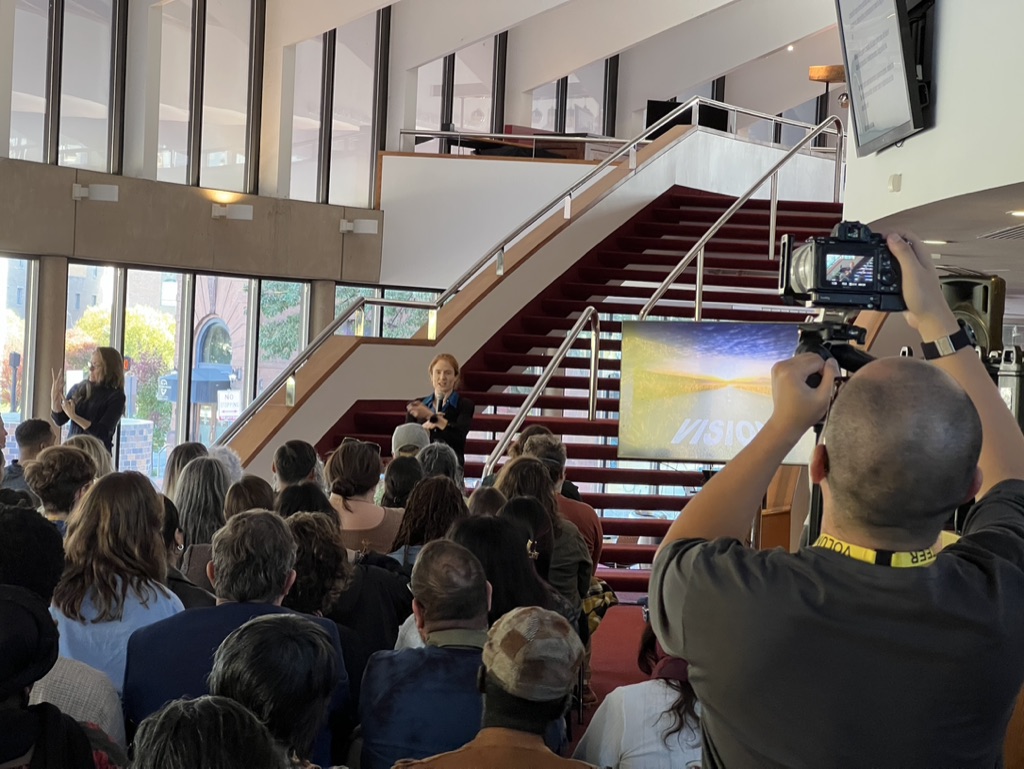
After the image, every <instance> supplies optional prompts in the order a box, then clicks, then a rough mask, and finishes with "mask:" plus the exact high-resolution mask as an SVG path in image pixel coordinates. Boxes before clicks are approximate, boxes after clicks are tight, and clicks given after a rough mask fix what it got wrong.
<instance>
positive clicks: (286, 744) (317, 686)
mask: <svg viewBox="0 0 1024 769" xmlns="http://www.w3.org/2000/svg"><path fill="white" fill-rule="evenodd" d="M340 667H341V660H340V659H339V657H338V655H337V653H336V652H335V650H334V645H333V643H332V642H331V639H330V637H329V636H328V635H327V633H326V632H324V629H323V628H321V627H320V626H318V625H317V624H316V623H315V622H313V621H312V619H311V618H306V617H300V616H298V615H289V614H279V615H276V616H266V617H256V618H255V619H251V620H249V621H248V622H246V623H245V624H244V625H242V627H240V628H238V629H237V630H235V631H233V632H232V633H231V635H229V636H228V637H227V638H225V639H224V641H223V643H221V645H220V647H218V649H217V653H216V654H214V656H213V670H212V671H211V672H210V693H211V694H213V695H215V696H220V697H230V698H231V699H233V700H234V701H235V702H237V703H239V704H240V705H244V706H245V707H247V708H248V709H249V710H251V711H252V712H253V713H254V714H255V715H256V717H257V718H259V719H260V721H262V722H263V723H264V724H266V725H267V728H268V729H269V730H270V733H271V734H272V735H273V736H274V739H275V740H276V741H277V744H278V745H279V746H280V747H281V748H282V749H283V750H284V752H285V754H286V755H287V756H288V758H289V759H290V760H291V762H292V764H293V765H294V766H300V767H310V766H312V764H311V763H310V760H309V759H310V756H311V755H312V750H313V742H314V741H315V739H316V736H317V733H318V732H319V731H320V729H321V727H322V726H323V725H324V723H325V721H326V718H327V707H328V705H329V704H330V702H331V696H332V694H333V692H334V682H335V681H336V680H337V677H338V669H339V668H340Z"/></svg>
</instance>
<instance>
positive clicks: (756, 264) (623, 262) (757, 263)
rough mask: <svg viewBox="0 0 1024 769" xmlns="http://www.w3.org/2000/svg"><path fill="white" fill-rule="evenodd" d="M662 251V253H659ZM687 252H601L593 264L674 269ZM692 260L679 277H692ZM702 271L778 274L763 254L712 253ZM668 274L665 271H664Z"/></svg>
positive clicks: (694, 267)
mask: <svg viewBox="0 0 1024 769" xmlns="http://www.w3.org/2000/svg"><path fill="white" fill-rule="evenodd" d="M661 250H665V249H661ZM686 251H687V249H684V250H682V251H674V252H672V253H667V254H651V253H644V254H642V253H637V252H635V251H625V250H623V249H621V248H620V249H611V248H610V249H602V250H601V251H600V252H599V253H598V254H597V257H596V258H597V261H598V262H599V263H600V264H602V265H605V266H608V267H625V268H631V267H634V266H636V265H658V266H664V267H668V268H672V267H675V266H676V265H677V264H679V262H680V261H682V259H683V257H684V256H686ZM696 269H697V266H696V260H694V263H693V264H692V265H691V266H690V267H689V268H688V269H687V271H686V272H684V273H683V276H686V275H688V274H690V273H691V271H692V272H693V274H696ZM704 269H705V270H732V271H737V272H742V273H747V274H753V275H757V274H758V273H764V274H765V275H773V276H775V277H776V279H777V278H778V274H779V262H778V260H776V261H771V260H770V259H768V254H767V252H766V253H765V254H764V255H763V256H761V257H753V256H722V255H719V254H715V253H713V252H706V253H705V255H704ZM665 272H666V274H668V270H666V271H665Z"/></svg>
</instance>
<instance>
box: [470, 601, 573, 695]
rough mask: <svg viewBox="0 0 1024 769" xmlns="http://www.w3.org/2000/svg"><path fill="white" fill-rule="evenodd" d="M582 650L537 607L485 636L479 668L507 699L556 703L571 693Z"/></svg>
mask: <svg viewBox="0 0 1024 769" xmlns="http://www.w3.org/2000/svg"><path fill="white" fill-rule="evenodd" d="M582 660H583V644H582V643H580V639H579V636H578V635H577V634H576V631H575V630H573V628H572V625H570V624H569V623H568V622H566V621H565V618H564V617H562V616H561V615H559V614H555V613H554V612H553V611H547V610H546V609H541V608H540V607H537V606H523V607H520V608H518V609H513V610H512V611H510V612H509V613H508V614H505V615H504V616H503V617H501V618H500V619H499V620H498V621H497V622H495V623H494V625H493V626H492V627H491V629H490V632H488V634H487V645H486V646H484V653H483V663H484V667H485V668H487V673H488V674H489V675H490V676H491V677H492V678H493V679H494V681H495V682H496V683H497V684H498V685H499V686H500V687H501V688H502V689H504V690H505V691H506V692H508V693H509V694H511V695H513V696H515V697H519V698H521V699H524V700H530V701H531V702H549V701H551V700H557V699H561V698H562V697H564V696H566V695H567V694H568V693H569V692H571V691H572V688H573V686H574V685H575V684H576V678H577V672H578V670H579V666H580V663H581V662H582Z"/></svg>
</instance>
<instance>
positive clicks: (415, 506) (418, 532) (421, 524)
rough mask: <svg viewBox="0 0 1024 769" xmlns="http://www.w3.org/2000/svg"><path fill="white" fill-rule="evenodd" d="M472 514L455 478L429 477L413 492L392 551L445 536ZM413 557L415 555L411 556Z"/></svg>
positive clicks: (410, 560)
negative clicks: (456, 523) (457, 523)
mask: <svg viewBox="0 0 1024 769" xmlns="http://www.w3.org/2000/svg"><path fill="white" fill-rule="evenodd" d="M468 515H469V509H468V508H467V507H466V499H465V497H463V496H462V491H460V490H459V487H458V486H456V485H455V481H453V480H451V479H450V478H445V477H444V476H437V477H435V478H426V479H424V480H422V481H420V483H419V484H418V485H417V486H416V488H415V489H413V490H412V494H410V495H409V501H408V502H407V503H406V506H405V514H404V515H403V516H402V522H401V523H400V524H399V526H398V533H397V534H395V541H394V542H393V543H392V544H391V551H392V552H397V551H398V550H400V549H402V548H405V550H406V552H407V553H408V551H409V549H410V548H416V547H422V546H423V545H425V544H427V543H428V542H433V541H434V540H435V539H441V538H443V537H444V535H445V534H447V533H448V529H450V528H451V526H452V524H453V523H455V522H456V521H458V520H460V519H462V518H465V517H467V516H468ZM409 554H410V555H412V554H411V553H409ZM413 560H415V556H413V557H411V558H409V559H408V561H409V562H410V563H411V562H412V561H413Z"/></svg>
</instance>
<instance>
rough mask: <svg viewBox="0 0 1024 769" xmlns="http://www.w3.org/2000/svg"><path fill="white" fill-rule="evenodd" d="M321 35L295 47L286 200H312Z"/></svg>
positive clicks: (314, 186) (316, 148) (318, 114)
mask: <svg viewBox="0 0 1024 769" xmlns="http://www.w3.org/2000/svg"><path fill="white" fill-rule="evenodd" d="M323 58H324V39H323V36H322V35H317V36H316V37H313V38H310V39H309V40H303V41H302V42H301V43H298V44H296V46H295V80H294V91H293V94H294V97H293V101H292V162H291V166H292V170H291V187H290V192H289V197H290V198H292V199H293V200H308V201H311V202H312V201H315V200H316V194H317V184H316V180H317V164H318V158H319V149H320V83H321V77H320V76H321V70H322V69H323Z"/></svg>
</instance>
